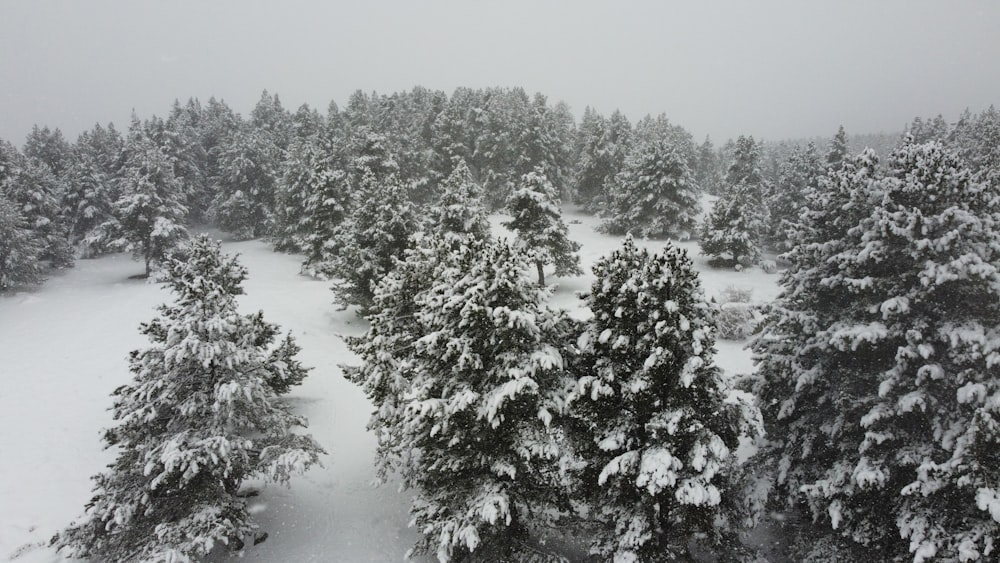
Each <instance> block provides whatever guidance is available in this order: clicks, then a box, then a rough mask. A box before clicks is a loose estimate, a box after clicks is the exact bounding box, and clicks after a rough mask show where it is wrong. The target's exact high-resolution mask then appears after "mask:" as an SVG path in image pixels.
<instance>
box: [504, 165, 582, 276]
mask: <svg viewBox="0 0 1000 563" xmlns="http://www.w3.org/2000/svg"><path fill="white" fill-rule="evenodd" d="M507 211H508V212H509V213H510V215H511V217H512V219H511V220H510V221H508V222H506V223H504V226H505V227H507V228H508V229H511V230H512V231H514V232H516V233H517V239H518V244H520V245H521V246H522V247H523V248H525V249H527V251H528V252H529V253H530V254H531V255H532V259H533V261H534V262H535V269H536V270H537V271H538V284H539V285H545V266H546V265H548V264H554V265H555V274H556V275H557V276H576V275H580V274H582V273H583V271H582V270H581V269H580V256H579V255H578V254H577V252H578V251H579V250H580V244H579V243H576V242H573V241H571V240H569V237H568V229H567V228H566V224H565V223H563V221H562V210H561V209H559V204H558V200H557V195H556V192H555V188H553V187H552V184H551V183H549V181H548V178H546V177H545V174H544V173H543V172H542V171H541V170H535V171H534V172H530V173H528V174H525V175H524V176H522V177H521V185H520V187H519V188H518V189H517V190H516V191H515V192H513V193H512V194H511V195H510V199H509V200H508V201H507Z"/></svg>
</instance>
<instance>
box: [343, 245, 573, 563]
mask: <svg viewBox="0 0 1000 563" xmlns="http://www.w3.org/2000/svg"><path fill="white" fill-rule="evenodd" d="M442 245H444V246H441V247H438V248H443V250H439V251H438V252H431V253H430V256H433V257H435V258H433V259H431V260H428V259H427V256H425V257H422V258H420V257H417V258H415V260H416V262H414V263H411V262H408V263H407V264H404V265H401V267H400V269H398V270H395V271H394V272H393V273H392V274H390V276H389V277H388V278H386V280H385V281H384V282H383V283H382V284H380V285H379V290H378V297H377V302H378V303H380V304H388V307H385V306H380V307H379V308H377V310H378V311H379V312H380V313H379V314H377V315H375V316H373V317H370V320H371V322H372V325H371V328H370V329H369V333H368V334H367V335H366V337H365V338H364V339H363V340H362V341H355V342H354V343H353V346H352V348H353V349H355V350H356V351H358V352H359V354H361V356H362V359H363V360H365V364H364V365H363V366H362V367H361V368H360V370H359V371H358V372H356V373H355V375H354V379H355V380H356V381H358V382H360V383H362V384H363V385H364V386H365V389H366V391H367V392H368V393H369V396H371V397H372V398H373V402H375V404H376V407H377V408H378V409H379V410H378V411H377V412H376V414H375V418H374V421H375V425H374V428H376V429H379V430H381V431H380V432H379V436H380V442H381V444H380V455H382V456H388V461H389V462H390V463H391V464H395V465H396V466H397V467H398V469H399V474H400V477H401V479H402V481H403V484H404V486H406V487H408V488H412V489H415V496H414V499H413V504H412V508H411V513H412V515H413V521H414V523H415V525H416V526H417V528H418V529H419V530H420V531H421V533H422V534H423V537H422V538H421V539H420V541H418V543H417V545H416V547H415V549H414V552H415V553H417V554H424V553H436V554H437V557H438V559H439V560H440V561H451V560H468V559H470V558H476V559H477V560H487V561H498V560H504V561H511V560H515V561H526V560H529V558H532V557H539V556H540V554H539V550H538V548H537V546H536V545H534V544H533V543H532V542H531V540H530V539H529V537H528V533H529V531H530V529H531V528H532V526H533V525H534V524H536V523H538V522H544V521H547V520H549V519H550V518H551V516H552V514H553V507H554V506H555V505H557V504H558V503H559V501H560V499H559V493H558V489H556V488H554V487H553V483H552V478H553V477H552V475H551V467H552V466H553V465H554V463H555V459H556V458H557V457H558V456H559V455H560V453H561V452H560V447H559V440H558V431H557V430H555V428H553V427H550V423H551V421H552V418H553V416H554V415H555V414H556V413H558V411H559V408H560V402H559V397H560V396H561V389H562V387H563V386H564V385H565V383H566V381H565V374H564V372H563V370H562V365H563V350H564V349H565V348H564V344H563V343H564V342H565V341H566V337H567V336H568V335H567V333H568V326H569V321H568V320H567V318H566V317H565V316H564V314H562V313H557V312H554V311H551V310H548V309H547V308H545V306H544V302H545V300H546V297H547V295H546V292H545V291H544V290H543V289H541V288H538V287H537V286H535V285H534V284H533V283H531V282H529V281H528V280H527V279H526V278H525V275H524V271H525V266H526V265H527V264H526V257H525V256H524V255H523V254H522V253H521V252H520V251H519V250H517V249H516V248H513V247H511V246H510V245H508V244H507V243H505V242H483V241H471V242H470V244H469V245H468V246H460V247H458V248H456V249H454V250H451V251H450V252H449V250H448V248H447V244H446V243H444V242H442ZM441 252H444V253H445V255H447V254H450V257H448V258H441V256H443V255H442V254H441ZM413 257H414V255H413V254H412V253H411V258H413ZM413 268H416V270H415V269H413ZM420 269H423V270H424V271H426V270H427V269H431V270H432V271H433V272H434V274H433V275H432V277H431V279H432V280H433V281H432V282H430V283H428V282H427V281H426V279H427V278H426V277H423V276H421V275H414V272H415V271H419V270H420ZM421 279H424V280H425V281H424V282H423V284H425V285H422V287H421V286H420V285H419V280H421ZM409 281H416V282H418V286H417V288H414V287H413V286H412V285H410V284H409V283H407V282H409ZM418 288H419V289H420V291H419V292H418V293H417V294H416V295H413V294H409V293H407V292H408V291H409V290H410V289H418ZM400 300H402V301H403V302H404V304H406V306H408V307H410V308H411V309H410V310H412V311H413V314H412V315H403V314H402V313H403V312H404V311H406V310H407V309H398V308H396V307H398V302H399V301H400ZM393 303H397V304H393ZM400 323H402V324H400ZM411 323H412V324H411ZM386 461H387V460H385V459H383V460H382V461H381V462H380V463H386Z"/></svg>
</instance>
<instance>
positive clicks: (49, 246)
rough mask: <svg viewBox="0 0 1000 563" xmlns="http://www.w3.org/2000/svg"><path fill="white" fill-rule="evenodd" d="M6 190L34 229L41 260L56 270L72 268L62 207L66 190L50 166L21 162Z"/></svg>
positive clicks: (42, 163)
mask: <svg viewBox="0 0 1000 563" xmlns="http://www.w3.org/2000/svg"><path fill="white" fill-rule="evenodd" d="M4 190H5V192H6V194H5V195H6V196H7V198H8V200H9V201H11V202H12V203H13V204H14V205H15V206H16V207H17V210H18V212H19V213H20V215H21V217H22V218H23V219H24V220H25V221H26V222H27V224H28V227H29V228H30V229H31V232H32V236H34V237H35V240H36V241H37V243H38V246H39V248H40V249H41V252H40V253H39V255H38V258H39V259H40V260H44V261H46V262H48V264H49V265H50V266H52V267H54V268H66V267H70V266H72V265H73V247H72V246H71V245H70V243H69V232H68V229H67V228H66V224H65V220H64V217H63V209H62V205H61V204H60V200H61V199H62V195H63V191H64V187H63V183H62V181H60V179H59V178H58V177H57V176H56V175H55V174H53V173H52V170H51V169H50V168H49V166H48V165H47V164H45V163H44V162H42V161H39V160H34V159H24V160H22V161H21V162H20V165H19V168H18V169H17V170H16V176H14V177H13V178H11V179H10V181H9V182H7V183H6V186H5V188H4Z"/></svg>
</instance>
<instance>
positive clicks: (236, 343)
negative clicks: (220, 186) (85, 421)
mask: <svg viewBox="0 0 1000 563" xmlns="http://www.w3.org/2000/svg"><path fill="white" fill-rule="evenodd" d="M166 271H167V275H166V277H165V283H166V284H167V285H168V286H169V287H170V288H171V289H172V290H173V292H174V293H175V294H176V301H175V302H174V303H172V304H170V305H162V306H161V307H160V315H159V316H158V317H156V318H155V319H154V320H153V321H152V322H150V323H146V324H143V325H142V332H143V334H145V335H147V336H148V337H149V339H150V346H149V347H148V348H145V349H142V350H137V351H134V352H132V354H131V357H130V369H131V371H132V373H133V374H134V380H133V381H132V382H131V383H129V384H127V385H123V386H121V387H119V388H118V389H117V390H115V392H114V395H115V402H114V408H113V411H114V418H115V420H116V421H117V424H116V426H114V427H113V428H111V429H109V430H107V431H106V433H105V437H104V439H105V441H106V442H107V444H108V445H109V446H117V447H118V457H117V458H116V459H115V461H114V462H113V463H112V464H111V465H110V466H109V469H108V470H107V471H106V472H104V473H101V474H99V475H97V476H96V477H95V478H94V480H95V482H96V486H95V489H94V493H95V495H94V497H93V499H92V500H91V501H90V502H89V503H88V505H87V513H86V516H85V517H84V518H83V519H82V520H80V521H79V522H77V523H74V524H73V525H72V526H70V527H69V528H68V529H67V530H65V531H64V532H62V533H60V534H59V535H57V536H56V537H55V538H53V543H54V544H55V545H56V546H58V547H59V548H60V549H62V550H63V551H64V553H66V554H69V555H71V556H74V557H90V558H92V559H94V560H100V561H116V562H120V563H131V562H136V563H138V562H152V561H197V560H201V559H202V558H203V557H204V556H205V555H207V554H208V553H209V552H210V551H212V549H213V548H214V546H216V545H218V544H220V543H221V544H226V545H228V546H229V547H230V548H233V549H240V548H241V547H242V545H243V541H244V539H245V538H247V537H248V536H250V535H251V534H254V532H255V531H256V530H257V525H256V524H254V523H253V521H252V520H251V518H250V513H249V511H248V509H247V502H246V500H245V498H243V497H242V496H240V485H241V483H242V482H243V481H245V480H246V479H250V478H263V479H266V480H269V481H274V482H278V483H285V482H287V481H288V480H289V478H290V477H291V475H292V474H294V473H300V472H302V471H304V470H305V469H306V468H308V467H309V466H311V465H313V464H314V463H317V462H318V460H319V455H320V454H321V453H323V451H322V449H321V448H320V447H319V446H318V445H317V444H316V442H315V441H314V440H313V439H312V438H311V437H309V436H306V435H300V434H295V433H293V432H292V429H293V428H295V427H301V426H305V420H304V419H303V418H301V417H298V416H295V415H293V414H292V413H291V412H290V411H289V410H288V408H287V407H286V406H284V405H282V404H281V403H280V402H279V401H277V396H278V394H279V393H280V392H283V391H285V390H287V386H288V385H293V384H296V383H298V382H300V381H301V380H302V378H303V377H304V376H305V373H306V370H305V369H303V368H302V366H300V365H299V364H298V363H297V362H296V361H294V355H295V353H296V352H297V351H298V347H297V346H296V345H295V343H294V342H293V341H292V340H291V339H290V337H289V338H287V339H285V340H284V341H283V342H282V343H281V344H279V345H278V346H274V345H273V343H274V337H275V334H276V333H277V331H278V328H277V327H276V326H275V325H272V324H270V323H267V322H265V321H264V320H263V318H262V316H261V314H259V313H258V314H255V315H241V314H240V313H239V312H238V311H237V305H236V296H237V295H240V294H242V288H241V284H242V283H243V281H244V280H245V279H246V269H245V268H244V267H243V266H241V265H240V264H239V263H238V262H237V260H236V258H235V257H230V256H225V255H223V254H222V252H221V250H220V246H219V244H218V243H216V242H213V241H210V240H209V239H208V238H207V237H204V236H202V237H198V238H197V239H195V240H194V241H193V242H192V243H191V244H190V246H188V247H187V249H186V252H185V253H184V256H183V259H172V260H170V261H169V262H168V263H167V265H166Z"/></svg>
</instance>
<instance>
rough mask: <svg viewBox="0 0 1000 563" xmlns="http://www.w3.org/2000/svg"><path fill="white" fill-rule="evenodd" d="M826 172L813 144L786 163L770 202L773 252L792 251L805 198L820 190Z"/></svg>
mask: <svg viewBox="0 0 1000 563" xmlns="http://www.w3.org/2000/svg"><path fill="white" fill-rule="evenodd" d="M824 172H825V171H824V167H823V163H822V161H821V160H820V157H819V154H818V153H817V151H816V145H815V144H813V143H809V144H808V145H806V147H805V148H804V149H802V148H796V149H795V150H794V151H793V152H792V154H791V156H789V157H788V159H787V160H786V161H785V162H784V164H783V165H782V167H781V171H780V173H779V175H778V181H777V182H775V184H774V188H773V190H772V191H771V193H770V194H768V195H767V198H766V200H767V201H766V203H767V208H768V215H769V216H770V217H771V221H769V222H768V224H767V232H766V235H765V238H766V239H767V241H768V245H769V246H770V247H771V248H774V249H776V250H778V251H779V252H784V251H787V250H790V249H791V247H792V241H791V235H790V234H789V233H790V231H791V230H792V229H794V226H795V225H796V224H797V223H798V222H799V221H800V213H801V212H802V208H803V206H804V205H805V197H806V196H805V194H806V193H807V192H810V191H815V190H817V189H819V182H820V177H821V176H822V175H823V174H824Z"/></svg>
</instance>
